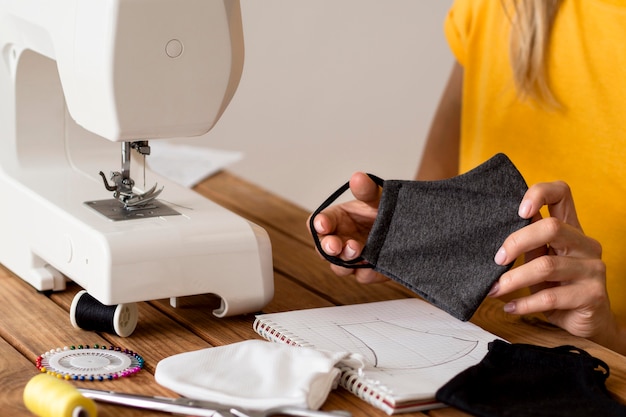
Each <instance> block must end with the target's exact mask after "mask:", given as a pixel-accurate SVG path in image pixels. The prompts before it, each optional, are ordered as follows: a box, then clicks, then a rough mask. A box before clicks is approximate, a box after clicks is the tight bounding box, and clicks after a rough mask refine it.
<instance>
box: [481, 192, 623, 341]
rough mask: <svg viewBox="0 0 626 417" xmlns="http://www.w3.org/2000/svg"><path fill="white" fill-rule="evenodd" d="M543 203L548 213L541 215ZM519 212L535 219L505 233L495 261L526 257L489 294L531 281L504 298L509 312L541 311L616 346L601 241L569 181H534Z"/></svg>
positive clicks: (615, 326)
mask: <svg viewBox="0 0 626 417" xmlns="http://www.w3.org/2000/svg"><path fill="white" fill-rule="evenodd" d="M543 206H547V207H548V210H549V213H550V217H547V218H542V216H541V214H540V212H539V211H540V209H541V208H542V207H543ZM519 215H520V216H521V217H523V218H527V219H528V218H532V222H531V224H529V225H528V226H526V227H524V228H522V229H520V230H518V231H516V232H514V233H512V234H511V235H510V236H509V237H507V239H506V240H505V241H504V243H503V244H502V247H501V248H500V249H499V250H498V252H497V253H496V255H495V262H496V263H497V264H499V265H506V264H508V263H510V262H513V261H514V260H515V259H516V258H517V257H518V256H520V255H522V254H524V255H525V262H524V264H523V265H521V266H519V267H517V268H512V269H510V270H509V271H508V272H506V273H505V274H503V275H502V276H501V277H500V279H499V280H498V282H496V284H494V286H493V288H492V290H491V292H490V296H492V297H498V296H502V295H505V294H509V293H512V292H514V291H516V290H519V289H522V288H526V287H528V288H530V290H531V294H530V295H528V296H525V297H522V298H518V299H515V300H512V301H510V302H508V303H507V304H505V306H504V310H505V311H506V312H508V313H513V314H530V313H543V314H544V315H545V317H546V318H547V319H548V320H549V321H550V322H551V323H553V324H555V325H557V326H559V327H561V328H563V329H565V330H567V331H568V332H570V333H572V334H573V335H576V336H580V337H585V338H589V339H591V340H594V341H596V342H598V343H600V344H603V345H605V346H608V347H612V348H616V346H615V344H616V343H618V340H619V339H620V337H619V332H620V329H619V326H618V324H617V322H616V319H615V316H614V314H613V313H612V311H611V306H610V302H609V296H608V293H607V289H606V265H605V263H604V262H603V261H602V247H601V245H600V243H599V242H598V241H596V240H595V239H593V238H591V237H589V236H586V235H585V234H584V232H583V230H582V227H581V225H580V223H579V221H578V217H577V215H576V209H575V207H574V200H573V198H572V193H571V191H570V188H569V186H568V185H567V184H566V183H564V182H561V181H556V182H550V183H539V184H536V185H533V186H532V187H530V188H529V189H528V191H527V192H526V194H525V196H524V198H523V200H522V202H521V204H520V207H519ZM624 348H626V347H622V349H624ZM622 349H619V347H618V348H617V350H622Z"/></svg>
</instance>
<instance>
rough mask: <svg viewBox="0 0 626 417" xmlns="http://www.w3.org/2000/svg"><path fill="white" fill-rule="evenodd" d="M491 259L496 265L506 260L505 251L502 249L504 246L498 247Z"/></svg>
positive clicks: (502, 263)
mask: <svg viewBox="0 0 626 417" xmlns="http://www.w3.org/2000/svg"><path fill="white" fill-rule="evenodd" d="M493 260H494V261H495V263H497V264H498V265H504V262H505V261H506V251H505V250H504V248H500V249H498V252H496V256H495V257H494V258H493Z"/></svg>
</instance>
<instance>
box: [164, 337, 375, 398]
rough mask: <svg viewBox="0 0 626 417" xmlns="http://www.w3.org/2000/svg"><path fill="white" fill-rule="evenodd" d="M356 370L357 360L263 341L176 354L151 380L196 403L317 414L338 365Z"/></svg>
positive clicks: (334, 382)
mask: <svg viewBox="0 0 626 417" xmlns="http://www.w3.org/2000/svg"><path fill="white" fill-rule="evenodd" d="M342 361H344V362H349V363H350V364H351V366H352V367H355V366H356V367H357V368H361V367H362V366H363V362H362V361H361V360H360V359H359V356H358V355H353V354H350V353H346V352H327V351H319V350H315V349H312V348H306V347H295V346H290V345H285V344H281V343H272V342H266V341H263V340H246V341H243V342H238V343H233V344H230V345H225V346H219V347H213V348H208V349H201V350H198V351H194V352H187V353H181V354H178V355H174V356H170V357H168V358H165V359H163V360H162V361H160V362H159V363H158V364H157V368H156V371H155V374H154V376H155V378H156V381H157V382H158V383H159V384H161V385H163V386H164V387H166V388H169V389H171V390H172V391H174V392H176V393H178V394H180V395H182V396H184V397H187V398H192V399H195V400H204V401H214V402H217V403H220V404H223V405H226V406H237V407H242V408H247V409H251V410H267V409H270V408H273V407H280V406H297V407H304V408H308V409H312V410H317V409H319V408H320V407H321V406H322V404H323V403H324V402H325V401H326V398H327V397H328V394H329V392H330V391H331V389H334V388H336V386H337V382H338V378H339V374H340V370H339V368H337V367H336V365H337V364H338V363H339V362H342Z"/></svg>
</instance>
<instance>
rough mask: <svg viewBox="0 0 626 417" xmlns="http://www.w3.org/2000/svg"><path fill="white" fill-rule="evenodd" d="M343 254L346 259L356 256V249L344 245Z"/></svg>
mask: <svg viewBox="0 0 626 417" xmlns="http://www.w3.org/2000/svg"><path fill="white" fill-rule="evenodd" d="M345 254H346V257H347V258H348V259H353V258H354V257H355V256H356V250H354V249H352V248H351V247H350V245H346V249H345Z"/></svg>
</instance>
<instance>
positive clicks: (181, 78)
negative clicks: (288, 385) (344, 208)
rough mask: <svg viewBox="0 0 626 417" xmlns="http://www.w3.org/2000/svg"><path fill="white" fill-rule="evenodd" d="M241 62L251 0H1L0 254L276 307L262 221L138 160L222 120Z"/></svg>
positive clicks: (120, 291) (16, 265)
mask: <svg viewBox="0 0 626 417" xmlns="http://www.w3.org/2000/svg"><path fill="white" fill-rule="evenodd" d="M242 66H243V34H242V28H241V15H240V9H239V3H238V0H150V1H144V0H0V198H1V202H0V263H2V264H4V265H5V266H6V267H7V268H9V269H11V270H12V271H13V272H14V273H16V274H17V275H18V276H20V277H21V278H22V279H24V280H25V281H27V282H28V283H30V284H31V285H33V286H34V287H35V288H36V289H38V290H42V291H45V290H54V291H58V290H63V289H64V288H65V283H66V279H70V280H72V281H74V282H76V283H77V284H78V285H80V286H81V287H83V288H84V289H85V290H86V291H88V293H89V294H90V295H92V296H93V297H94V298H95V299H97V300H98V301H99V302H100V303H102V304H104V305H117V304H126V303H131V304H132V303H134V302H138V301H145V300H155V299H163V298H170V299H172V302H173V303H174V304H175V299H176V298H177V297H183V296H188V295H195V294H207V293H212V294H216V295H218V296H219V297H221V299H222V303H221V307H220V308H219V309H218V310H215V311H214V312H213V313H214V314H215V315H216V316H219V317H223V316H230V315H236V314H241V313H247V312H255V311H258V310H259V309H261V308H262V307H263V306H265V305H266V304H267V303H268V302H269V301H270V300H271V298H272V296H273V288H274V287H273V271H272V260H271V246H270V242H269V239H268V236H267V234H266V232H265V231H264V230H263V229H262V228H260V227H259V226H257V225H254V224H251V223H249V222H248V221H246V220H244V219H242V218H240V217H238V216H236V215H234V214H233V213H231V212H229V211H227V210H225V209H223V208H221V207H220V206H218V205H216V204H214V203H212V202H211V201H209V200H207V199H205V198H203V197H202V196H200V195H199V194H197V193H195V192H193V191H191V190H189V189H186V188H184V187H181V186H179V185H177V184H175V183H173V182H171V181H168V180H167V179H165V178H161V177H159V176H157V175H156V174H154V173H153V172H151V171H150V170H149V169H146V168H145V166H144V167H143V168H142V166H141V165H138V168H137V170H136V171H135V172H134V173H135V176H136V177H139V179H140V180H143V177H144V176H145V181H144V185H143V188H142V185H141V184H139V182H140V181H137V184H135V182H134V181H133V178H132V177H131V175H130V167H131V160H133V161H134V163H137V162H138V161H141V154H143V155H144V156H145V155H146V154H148V153H149V143H148V142H147V141H148V140H149V139H156V138H167V137H172V138H174V137H183V136H195V135H201V134H203V133H205V132H207V131H208V130H209V129H211V128H212V127H213V125H214V124H215V123H216V122H217V120H218V119H219V117H220V115H221V114H222V112H223V111H224V109H225V107H226V106H227V105H228V103H229V101H230V99H231V97H232V96H233V94H234V92H235V89H236V88H237V85H238V83H239V79H240V75H241V71H242ZM135 150H136V151H138V152H135ZM131 153H133V155H139V158H137V157H135V156H133V157H132V158H131ZM101 171H103V172H107V173H109V172H112V174H110V175H109V174H106V175H105V174H99V173H100V172H101ZM101 175H102V176H101ZM156 183H158V185H159V187H162V186H163V187H164V189H163V191H162V192H161V193H160V194H159V192H160V190H161V188H157V187H153V188H151V186H152V184H156ZM145 184H149V185H150V186H148V187H146V186H145ZM157 196H158V197H159V198H158V199H157V198H156V197H157ZM131 320H132V318H131ZM132 328H133V329H134V326H132Z"/></svg>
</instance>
